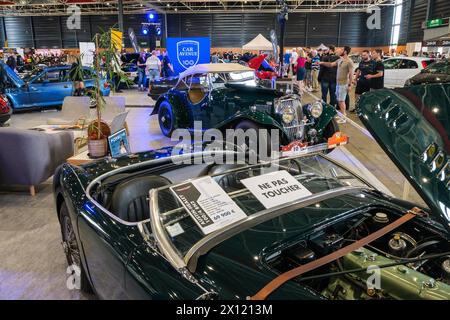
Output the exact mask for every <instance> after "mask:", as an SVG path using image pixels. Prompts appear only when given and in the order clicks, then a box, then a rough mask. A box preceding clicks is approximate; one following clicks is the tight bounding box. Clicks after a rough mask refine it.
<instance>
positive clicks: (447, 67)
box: [422, 61, 450, 74]
mask: <svg viewBox="0 0 450 320" xmlns="http://www.w3.org/2000/svg"><path fill="white" fill-rule="evenodd" d="M422 72H423V73H441V74H442V73H445V74H450V63H449V61H442V62H435V63H433V64H431V65H429V66H428V67H427V68H426V69H423V70H422Z"/></svg>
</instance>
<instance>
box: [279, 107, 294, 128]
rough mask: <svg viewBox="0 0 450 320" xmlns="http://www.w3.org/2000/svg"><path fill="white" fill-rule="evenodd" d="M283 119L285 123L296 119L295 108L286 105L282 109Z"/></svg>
mask: <svg viewBox="0 0 450 320" xmlns="http://www.w3.org/2000/svg"><path fill="white" fill-rule="evenodd" d="M281 119H282V120H283V122H284V123H286V124H288V123H291V122H292V121H294V119H295V111H294V109H293V108H290V107H285V108H283V110H281Z"/></svg>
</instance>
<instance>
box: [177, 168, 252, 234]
mask: <svg viewBox="0 0 450 320" xmlns="http://www.w3.org/2000/svg"><path fill="white" fill-rule="evenodd" d="M170 189H171V190H172V192H173V193H174V194H175V196H176V197H177V198H178V199H179V200H180V201H181V203H182V204H183V207H184V208H185V209H186V211H187V212H188V213H189V214H190V215H191V217H192V219H194V221H195V223H196V224H197V225H198V226H199V227H200V229H201V230H202V232H203V233H204V234H208V233H211V232H214V231H216V230H219V229H221V228H223V227H225V226H228V225H230V224H232V223H234V222H236V221H239V220H241V219H244V218H246V217H247V215H246V214H245V213H244V211H242V210H241V208H239V207H238V205H237V204H236V203H234V202H233V200H232V199H231V198H230V197H229V196H228V194H227V193H226V192H225V191H224V190H223V189H222V188H221V187H220V186H219V185H218V184H217V182H215V181H214V180H213V179H212V178H211V177H203V178H200V179H197V180H194V181H192V182H188V183H184V184H182V185H179V186H175V187H171V188H170Z"/></svg>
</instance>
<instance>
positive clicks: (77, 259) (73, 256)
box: [60, 202, 94, 294]
mask: <svg viewBox="0 0 450 320" xmlns="http://www.w3.org/2000/svg"><path fill="white" fill-rule="evenodd" d="M60 224H61V235H62V241H63V242H62V243H63V248H64V253H65V255H66V259H67V264H68V266H69V267H70V266H76V267H78V270H79V271H80V275H79V276H80V290H81V291H82V292H85V293H88V294H93V293H94V291H93V289H92V286H91V284H90V282H89V279H88V278H87V274H86V271H85V270H84V267H83V263H82V262H81V251H80V249H79V247H78V243H77V239H76V236H75V231H74V229H73V225H72V220H71V219H70V216H69V211H68V209H67V206H66V204H65V202H63V203H62V204H61V210H60ZM72 272H74V271H72Z"/></svg>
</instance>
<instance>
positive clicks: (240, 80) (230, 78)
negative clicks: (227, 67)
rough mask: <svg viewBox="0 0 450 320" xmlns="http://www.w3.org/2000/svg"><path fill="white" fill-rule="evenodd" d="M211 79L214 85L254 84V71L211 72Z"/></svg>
mask: <svg viewBox="0 0 450 320" xmlns="http://www.w3.org/2000/svg"><path fill="white" fill-rule="evenodd" d="M211 81H212V83H213V85H215V86H217V85H220V84H225V83H236V84H245V85H248V86H256V81H255V73H254V72H253V71H242V72H228V73H211Z"/></svg>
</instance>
